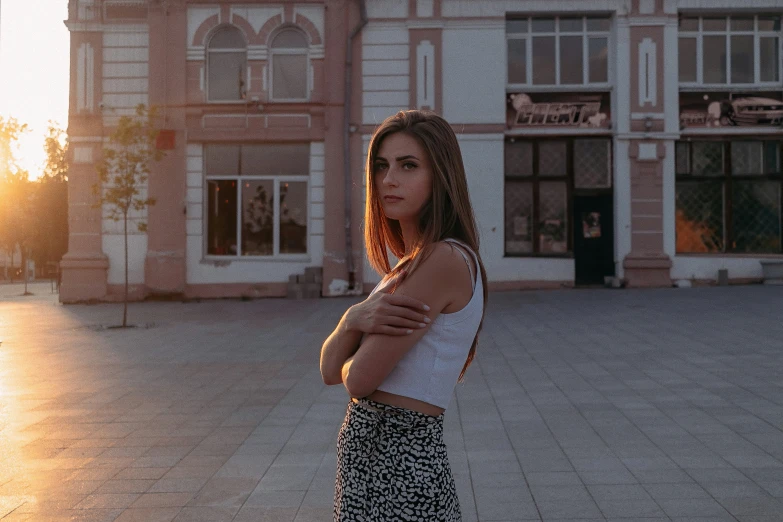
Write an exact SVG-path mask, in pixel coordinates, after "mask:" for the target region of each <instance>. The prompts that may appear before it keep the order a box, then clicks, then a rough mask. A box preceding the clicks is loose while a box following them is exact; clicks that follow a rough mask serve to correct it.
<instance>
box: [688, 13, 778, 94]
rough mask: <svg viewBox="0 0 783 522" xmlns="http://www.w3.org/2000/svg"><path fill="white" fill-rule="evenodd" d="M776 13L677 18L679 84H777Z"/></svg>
mask: <svg viewBox="0 0 783 522" xmlns="http://www.w3.org/2000/svg"><path fill="white" fill-rule="evenodd" d="M780 19H781V17H780V16H779V15H771V16H770V15H758V16H752V15H741V16H740V15H737V16H734V15H732V16H709V17H696V16H692V17H688V16H683V17H681V18H680V23H679V35H680V38H679V63H680V67H679V69H680V83H681V84H686V85H694V86H695V85H752V84H759V83H779V82H780V81H781V74H780V54H779V48H780V38H781V32H780Z"/></svg>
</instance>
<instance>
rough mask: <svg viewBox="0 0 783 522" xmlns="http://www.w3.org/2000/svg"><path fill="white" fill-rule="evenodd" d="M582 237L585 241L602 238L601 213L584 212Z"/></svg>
mask: <svg viewBox="0 0 783 522" xmlns="http://www.w3.org/2000/svg"><path fill="white" fill-rule="evenodd" d="M582 237H584V238H585V239H594V238H599V237H601V213H600V212H582Z"/></svg>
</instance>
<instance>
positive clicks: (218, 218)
mask: <svg viewBox="0 0 783 522" xmlns="http://www.w3.org/2000/svg"><path fill="white" fill-rule="evenodd" d="M309 158H310V155H309V147H308V146H307V145H306V144H295V145H294V144H277V145H268V144H264V145H250V144H248V145H239V144H232V145H217V144H216V145H207V146H205V148H204V159H205V162H204V163H205V165H204V168H205V171H206V177H207V194H206V198H207V219H206V222H207V223H206V224H207V254H208V255H214V256H275V255H281V254H306V253H307V219H308V218H307V216H308V213H307V210H308V197H307V195H308V181H307V180H308V172H309ZM240 202H241V204H240Z"/></svg>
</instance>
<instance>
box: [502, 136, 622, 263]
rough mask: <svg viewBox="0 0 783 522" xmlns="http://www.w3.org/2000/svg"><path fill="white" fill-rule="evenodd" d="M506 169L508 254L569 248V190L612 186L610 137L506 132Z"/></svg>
mask: <svg viewBox="0 0 783 522" xmlns="http://www.w3.org/2000/svg"><path fill="white" fill-rule="evenodd" d="M504 169H505V194H504V202H505V212H504V214H505V226H504V233H505V253H506V255H507V256H518V255H545V256H558V255H563V254H567V253H568V252H570V250H571V243H572V242H571V234H572V226H571V217H570V216H571V207H572V200H571V197H572V196H571V194H572V192H573V190H574V189H576V190H579V189H606V188H609V187H611V140H609V139H606V138H579V139H568V140H566V139H551V140H524V139H516V138H509V139H508V140H507V141H506V144H505V152H504Z"/></svg>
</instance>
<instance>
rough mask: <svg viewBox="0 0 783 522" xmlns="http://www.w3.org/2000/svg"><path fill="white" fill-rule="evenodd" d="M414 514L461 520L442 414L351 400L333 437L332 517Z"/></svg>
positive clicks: (349, 519)
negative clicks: (334, 461)
mask: <svg viewBox="0 0 783 522" xmlns="http://www.w3.org/2000/svg"><path fill="white" fill-rule="evenodd" d="M419 520H422V521H428V522H441V521H443V522H460V521H461V520H462V516H461V513H460V507H459V500H458V499H457V491H456V489H455V487H454V478H453V477H452V474H451V467H450V466H449V460H448V457H447V455H446V445H445V444H444V442H443V415H442V414H441V415H440V416H438V417H433V416H430V415H425V414H423V413H418V412H415V411H411V410H408V409H405V408H399V407H395V406H389V405H387V404H381V403H379V402H375V401H371V400H369V399H360V400H359V401H358V402H353V401H351V403H350V404H349V405H348V412H347V413H346V415H345V421H344V422H343V425H342V427H341V428H340V434H339V436H338V438H337V479H336V481H335V491H334V521H335V522H387V521H388V522H391V521H395V522H396V521H419Z"/></svg>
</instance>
